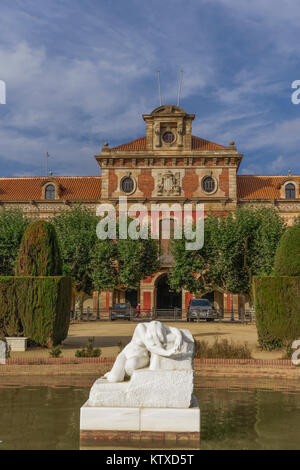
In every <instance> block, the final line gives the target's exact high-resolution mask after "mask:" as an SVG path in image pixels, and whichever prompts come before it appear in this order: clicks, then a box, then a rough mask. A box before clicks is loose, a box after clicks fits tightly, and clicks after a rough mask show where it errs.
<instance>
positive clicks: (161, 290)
mask: <svg viewBox="0 0 300 470" xmlns="http://www.w3.org/2000/svg"><path fill="white" fill-rule="evenodd" d="M181 301H182V293H181V292H175V291H174V290H173V289H171V287H170V285H169V281H168V275H167V274H163V275H162V276H160V277H159V279H158V280H157V284H156V308H157V309H159V310H160V309H172V308H179V309H181Z"/></svg>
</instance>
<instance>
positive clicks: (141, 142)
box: [111, 137, 147, 151]
mask: <svg viewBox="0 0 300 470" xmlns="http://www.w3.org/2000/svg"><path fill="white" fill-rule="evenodd" d="M146 141H147V139H146V137H141V138H140V139H136V140H132V141H131V142H126V143H125V144H122V145H118V146H117V147H113V148H112V149H111V150H131V151H135V150H146Z"/></svg>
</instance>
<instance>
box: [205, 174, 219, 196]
mask: <svg viewBox="0 0 300 470" xmlns="http://www.w3.org/2000/svg"><path fill="white" fill-rule="evenodd" d="M215 187H216V184H215V180H214V179H213V178H211V177H210V176H207V177H206V178H203V180H202V189H203V191H205V192H206V193H212V192H213V191H214V189H215Z"/></svg>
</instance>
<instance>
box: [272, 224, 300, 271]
mask: <svg viewBox="0 0 300 470" xmlns="http://www.w3.org/2000/svg"><path fill="white" fill-rule="evenodd" d="M274 274H275V275H276V276H300V225H295V226H293V227H290V228H288V229H287V230H286V231H285V233H284V234H283V235H282V237H281V238H280V241H279V244H278V246H277V250H276V254H275V259H274Z"/></svg>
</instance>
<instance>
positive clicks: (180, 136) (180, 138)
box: [177, 122, 183, 147]
mask: <svg viewBox="0 0 300 470" xmlns="http://www.w3.org/2000/svg"><path fill="white" fill-rule="evenodd" d="M177 134H178V146H179V147H182V146H183V123H182V122H178V124H177Z"/></svg>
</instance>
